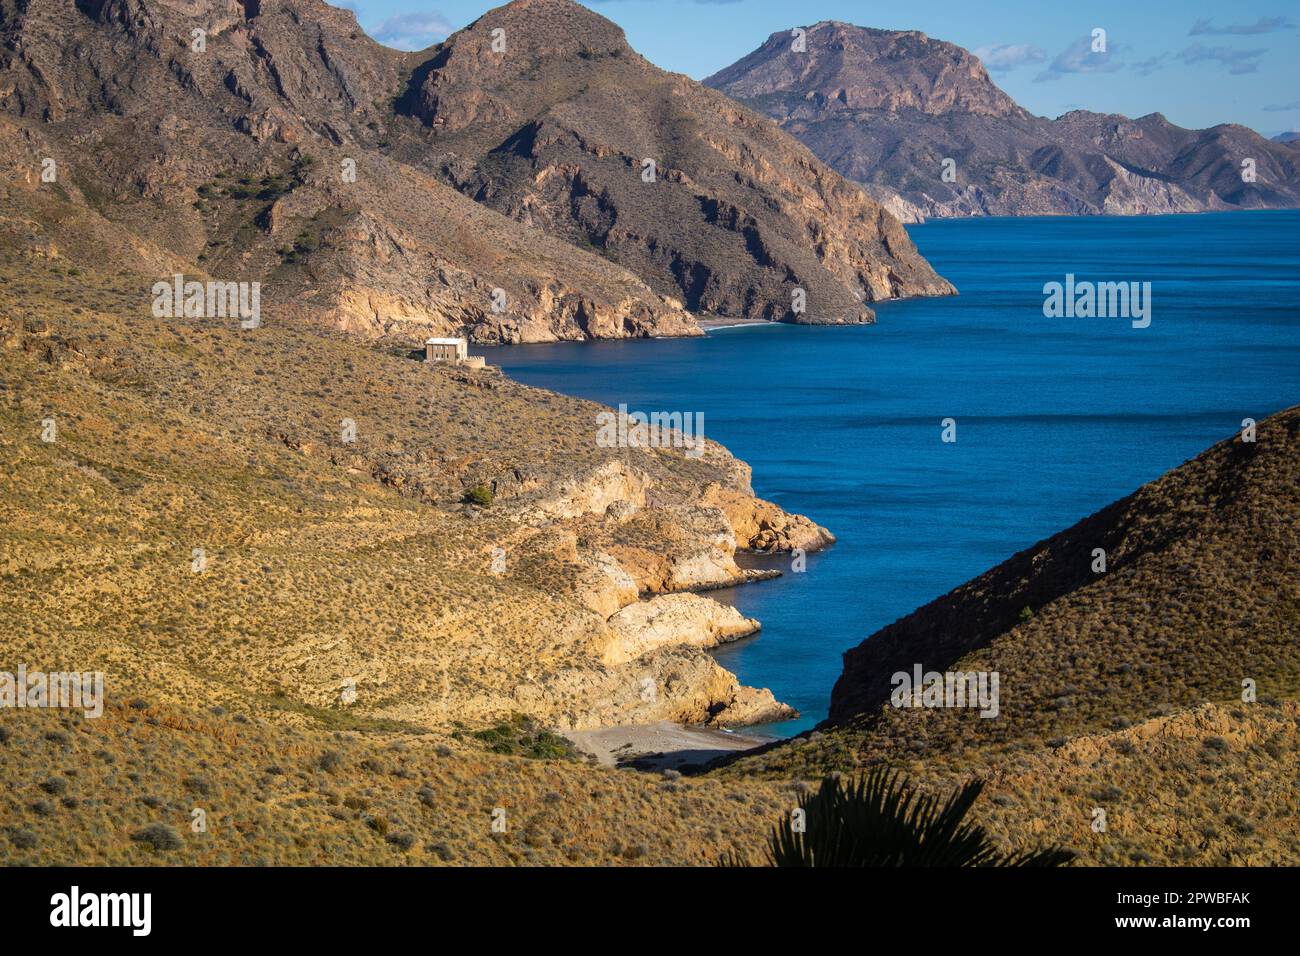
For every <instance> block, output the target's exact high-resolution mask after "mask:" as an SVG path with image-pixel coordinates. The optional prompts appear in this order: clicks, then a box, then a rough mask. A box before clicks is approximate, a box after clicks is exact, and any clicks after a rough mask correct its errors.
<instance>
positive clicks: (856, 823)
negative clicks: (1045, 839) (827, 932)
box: [724, 767, 1074, 866]
mask: <svg viewBox="0 0 1300 956" xmlns="http://www.w3.org/2000/svg"><path fill="white" fill-rule="evenodd" d="M983 789H984V784H983V782H982V781H978V780H976V781H972V782H971V783H968V784H966V785H964V786H962V787H960V788H959V789H958V790H957V791H956V792H954V793H953V794H952V795H951V796H950V797H949V798H948V799H947V801H945V802H943V803H940V801H939V798H937V797H935V796H931V795H928V794H922V793H919V792H917V791H916V790H915V789H914V788H912V787H909V786H908V785H907V783H906V781H905V780H904V778H903V777H902V775H901V774H899V773H898V772H896V771H894V770H890V769H888V768H884V767H876V768H873V769H872V770H871V771H870V772H868V773H867V774H866V775H865V776H864V777H861V778H860V779H858V780H857V781H856V782H854V783H849V784H843V783H841V782H840V781H839V780H837V779H834V778H831V777H827V778H825V779H823V780H822V783H821V787H820V788H819V789H818V790H817V792H816V793H813V794H806V795H804V796H803V797H801V798H800V800H799V806H800V808H801V809H802V810H803V816H804V827H803V831H804V832H796V830H795V821H794V819H793V815H787V816H786V817H785V818H784V819H783V820H782V821H781V822H780V823H779V824H778V825H777V826H776V828H775V829H774V830H773V832H772V834H771V836H770V837H769V841H768V847H767V854H766V856H767V863H768V864H769V865H771V866H1063V865H1065V864H1068V863H1069V862H1070V861H1071V860H1072V859H1073V856H1074V854H1073V853H1071V852H1070V851H1069V850H1066V849H1062V848H1060V847H1051V848H1048V849H1043V850H1035V851H1032V852H1026V853H1013V854H1005V853H1002V852H1001V851H999V850H998V849H997V847H996V846H994V844H993V842H992V841H991V840H990V839H989V836H988V833H987V832H986V831H985V830H984V828H983V827H981V826H979V825H978V824H975V823H967V822H963V821H964V818H965V816H966V814H967V813H968V812H969V811H970V808H971V807H972V806H974V804H975V801H976V800H977V799H978V798H979V795H980V793H981V792H982V791H983ZM724 862H727V863H729V864H730V865H737V864H739V863H740V861H739V860H737V859H735V858H733V859H731V860H729V861H724Z"/></svg>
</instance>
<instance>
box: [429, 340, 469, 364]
mask: <svg viewBox="0 0 1300 956" xmlns="http://www.w3.org/2000/svg"><path fill="white" fill-rule="evenodd" d="M467 358H469V343H468V342H466V341H465V340H464V339H425V342H424V360H425V361H426V362H463V361H465V359H467Z"/></svg>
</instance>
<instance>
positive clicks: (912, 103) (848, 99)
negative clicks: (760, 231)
mask: <svg viewBox="0 0 1300 956" xmlns="http://www.w3.org/2000/svg"><path fill="white" fill-rule="evenodd" d="M804 45H805V47H806V48H805V49H804V50H796V49H795V38H794V37H793V36H792V33H791V32H790V31H786V32H780V33H774V34H772V35H771V36H770V37H768V39H767V41H766V42H765V43H764V44H763V45H762V46H760V47H759V48H758V49H757V50H755V51H754V52H753V53H751V54H749V56H747V57H745V58H744V59H742V60H740V61H739V62H738V63H735V64H734V65H732V66H730V67H727V68H726V69H724V70H721V71H719V72H718V73H715V74H714V75H713V76H711V77H709V78H708V79H706V80H705V81H704V82H705V84H706V85H707V86H712V87H714V88H715V89H719V90H722V91H723V92H725V93H727V94H728V95H730V96H734V97H737V98H739V99H755V98H760V97H772V98H780V97H789V96H791V95H792V94H793V95H795V96H797V97H798V98H800V99H803V100H805V101H807V102H808V103H809V104H810V105H811V106H812V107H813V108H815V109H819V110H825V111H837V110H839V111H843V110H889V111H897V110H904V109H913V110H918V111H920V112H923V113H929V114H942V113H947V112H951V111H961V112H965V113H976V114H984V115H992V116H1006V115H1011V114H1017V115H1018V114H1020V113H1022V112H1023V111H1022V110H1021V109H1020V107H1018V106H1017V105H1016V104H1015V102H1014V101H1013V100H1012V99H1011V98H1010V97H1009V96H1007V95H1006V94H1005V93H1003V92H1002V90H1000V89H998V87H997V85H996V84H994V83H993V81H992V80H991V79H990V78H989V75H988V72H987V71H986V70H985V69H984V66H983V64H981V63H980V61H979V59H978V58H977V57H975V56H974V55H973V54H971V53H969V52H967V51H966V50H963V49H962V48H961V47H959V46H956V45H954V44H952V43H946V42H944V41H943V40H932V39H930V38H929V37H928V36H926V35H925V34H924V33H921V32H920V31H917V30H877V29H872V28H869V27H859V26H854V25H853V24H851V23H844V22H842V21H839V20H823V21H821V22H819V23H815V24H813V25H812V26H811V27H807V28H805V37H804Z"/></svg>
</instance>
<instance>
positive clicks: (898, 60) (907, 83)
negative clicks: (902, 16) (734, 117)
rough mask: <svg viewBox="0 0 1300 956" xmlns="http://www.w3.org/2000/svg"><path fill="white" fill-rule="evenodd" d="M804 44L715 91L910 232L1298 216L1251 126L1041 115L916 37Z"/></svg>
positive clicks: (734, 70)
mask: <svg viewBox="0 0 1300 956" xmlns="http://www.w3.org/2000/svg"><path fill="white" fill-rule="evenodd" d="M804 43H805V45H806V51H804V52H797V51H795V50H794V49H793V48H792V47H793V42H792V36H791V34H790V33H789V32H781V33H774V34H772V35H771V36H770V37H769V38H768V39H767V42H765V43H764V44H763V45H762V46H760V47H759V48H758V49H757V50H755V51H754V52H753V53H750V54H749V55H748V56H746V57H744V58H743V59H741V60H740V61H738V62H737V63H734V64H733V65H731V66H729V67H727V68H726V69H724V70H721V71H720V72H718V73H716V74H714V75H713V76H711V77H709V78H708V79H706V80H705V81H704V82H705V84H706V85H708V86H711V87H713V88H715V89H718V90H722V91H723V92H725V93H727V94H728V95H730V96H732V97H734V98H735V99H737V100H739V101H740V102H742V103H744V104H746V105H747V106H750V107H752V108H753V109H755V110H757V111H759V112H761V113H764V114H765V115H767V116H770V117H771V118H772V119H774V120H775V121H776V122H777V123H778V124H780V126H781V128H782V129H784V130H786V131H787V132H789V133H791V134H792V135H794V136H795V137H797V138H798V139H800V140H801V141H803V142H804V143H806V144H807V145H808V146H809V148H811V149H812V151H813V152H814V153H816V154H817V156H818V157H819V158H820V159H822V160H823V161H824V162H826V163H828V164H829V165H830V166H831V167H833V168H834V169H835V170H836V171H838V172H839V173H841V174H843V175H844V176H845V177H847V178H849V179H853V180H856V181H858V182H861V183H863V184H865V185H867V186H868V188H869V189H870V190H871V191H872V192H873V194H874V195H876V196H877V198H879V199H881V200H882V201H884V202H885V203H886V204H887V205H888V206H889V207H890V208H891V210H893V211H894V212H895V213H896V214H898V215H900V216H902V217H904V218H913V219H915V218H920V217H924V216H972V215H1046V214H1064V215H1099V214H1112V215H1131V214H1140V213H1169V212H1196V211H1202V210H1212V209H1259V208H1290V207H1295V206H1297V205H1300V159H1297V156H1296V153H1295V150H1294V149H1292V148H1290V147H1288V146H1286V145H1283V144H1282V143H1275V142H1269V141H1268V140H1266V139H1264V138H1263V137H1262V136H1260V135H1258V134H1257V133H1255V132H1253V131H1252V130H1249V129H1247V128H1245V127H1243V126H1237V125H1232V124H1224V125H1220V126H1215V127H1212V128H1210V129H1205V130H1188V129H1183V128H1182V127H1180V126H1175V125H1174V124H1172V123H1170V122H1169V121H1168V120H1166V119H1165V118H1164V117H1163V116H1162V115H1160V114H1159V113H1152V114H1150V115H1148V116H1143V117H1141V118H1139V119H1129V118H1128V117H1125V116H1119V115H1115V114H1103V113H1090V112H1086V111H1082V110H1078V111H1074V112H1070V113H1066V114H1065V115H1063V116H1061V117H1059V118H1057V119H1055V120H1049V119H1045V118H1043V117H1038V116H1033V115H1032V114H1030V113H1029V112H1028V111H1026V110H1025V109H1023V108H1022V107H1021V106H1019V105H1018V104H1017V103H1016V102H1015V101H1014V100H1012V99H1011V97H1009V96H1008V95H1007V94H1006V93H1004V92H1003V91H1002V90H1001V89H999V88H998V86H997V85H996V84H995V83H994V82H993V81H992V80H991V79H990V77H989V75H988V72H987V71H986V70H985V69H984V66H983V65H982V64H981V63H980V61H979V59H978V58H977V57H975V56H974V55H973V54H972V53H970V52H968V51H967V50H964V49H962V48H961V47H959V46H956V45H954V44H952V43H946V42H944V41H942V40H935V39H931V38H930V37H927V36H926V35H925V34H923V33H918V32H915V31H903V32H898V31H890V30H872V29H867V28H864V27H858V26H852V25H850V24H847V23H840V22H834V21H828V22H822V23H818V24H816V25H814V26H811V27H808V28H807V30H806V36H805V38H804ZM1284 135H1286V134H1284ZM1291 135H1295V134H1291ZM1247 161H1251V163H1252V164H1253V166H1252V168H1253V181H1247V180H1248V179H1250V177H1249V176H1247V177H1244V178H1243V171H1244V169H1245V168H1246V167H1244V166H1243V163H1246V162H1247Z"/></svg>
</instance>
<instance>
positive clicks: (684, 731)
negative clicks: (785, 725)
mask: <svg viewBox="0 0 1300 956" xmlns="http://www.w3.org/2000/svg"><path fill="white" fill-rule="evenodd" d="M564 736H565V737H567V738H568V739H569V740H571V741H573V743H574V745H575V746H577V747H578V749H579V750H582V751H584V752H586V753H591V754H595V756H596V759H597V761H598V762H599V763H600V764H601V765H602V766H605V767H633V768H635V769H638V770H679V769H681V768H682V767H683V766H691V765H693V764H696V765H698V764H704V763H708V762H709V761H710V760H713V759H714V758H716V757H721V756H723V755H724V754H729V753H734V752H736V751H739V750H751V749H753V748H754V747H759V746H762V745H763V744H766V743H769V742H770V741H771V739H772V738H769V737H760V736H757V735H752V736H751V735H746V734H739V733H731V732H729V731H726V730H714V729H711V728H706V727H687V726H683V725H681V724H674V723H672V722H671V721H667V720H663V721H659V722H658V723H653V724H641V725H637V726H631V727H601V728H599V729H596V730H569V731H565V733H564Z"/></svg>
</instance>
